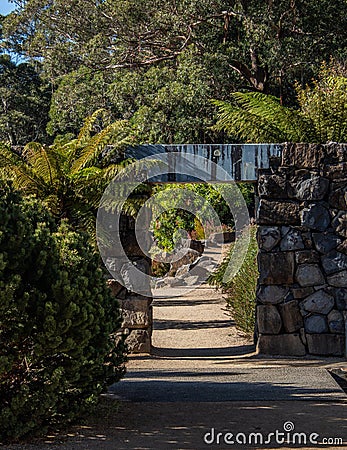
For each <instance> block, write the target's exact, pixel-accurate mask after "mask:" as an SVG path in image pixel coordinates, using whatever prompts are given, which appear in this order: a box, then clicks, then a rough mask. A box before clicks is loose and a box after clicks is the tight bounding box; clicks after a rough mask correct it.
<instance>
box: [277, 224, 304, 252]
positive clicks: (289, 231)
mask: <svg viewBox="0 0 347 450" xmlns="http://www.w3.org/2000/svg"><path fill="white" fill-rule="evenodd" d="M282 235H283V238H282V240H281V244H280V248H281V251H282V252H287V251H290V250H301V249H303V248H305V245H304V242H303V240H302V236H301V233H300V231H299V230H297V229H295V228H291V227H282Z"/></svg>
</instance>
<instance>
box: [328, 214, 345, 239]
mask: <svg viewBox="0 0 347 450" xmlns="http://www.w3.org/2000/svg"><path fill="white" fill-rule="evenodd" d="M331 225H332V227H333V228H334V230H335V231H336V233H337V234H338V235H340V236H342V237H343V238H347V212H346V211H340V212H339V213H338V214H337V215H336V217H334V219H333V221H332V223H331Z"/></svg>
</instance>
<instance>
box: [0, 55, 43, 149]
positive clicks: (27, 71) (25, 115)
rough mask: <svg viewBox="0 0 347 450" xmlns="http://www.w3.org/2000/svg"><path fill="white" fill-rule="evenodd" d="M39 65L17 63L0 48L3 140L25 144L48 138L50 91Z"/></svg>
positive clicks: (0, 128) (0, 119)
mask: <svg viewBox="0 0 347 450" xmlns="http://www.w3.org/2000/svg"><path fill="white" fill-rule="evenodd" d="M39 67H40V66H39V64H36V67H35V66H34V65H32V64H29V63H21V64H18V65H16V64H15V63H14V62H13V61H12V60H11V58H10V56H9V55H1V52H0V141H4V142H9V143H10V144H11V145H24V144H25V143H26V142H28V141H29V140H34V139H35V140H37V139H40V140H41V139H45V137H46V124H47V119H48V117H47V114H48V110H49V102H50V99H51V91H50V89H49V85H48V84H47V83H46V82H43V80H42V79H41V78H40V70H39Z"/></svg>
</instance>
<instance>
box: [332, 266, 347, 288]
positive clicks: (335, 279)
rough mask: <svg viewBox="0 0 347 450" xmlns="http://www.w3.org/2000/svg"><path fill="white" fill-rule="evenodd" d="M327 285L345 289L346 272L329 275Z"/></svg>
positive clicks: (346, 284) (346, 283) (346, 282)
mask: <svg viewBox="0 0 347 450" xmlns="http://www.w3.org/2000/svg"><path fill="white" fill-rule="evenodd" d="M328 283H329V284H330V286H334V287H341V288H347V270H343V271H342V272H338V273H335V274H334V275H330V277H328Z"/></svg>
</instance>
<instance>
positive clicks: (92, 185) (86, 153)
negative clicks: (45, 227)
mask: <svg viewBox="0 0 347 450" xmlns="http://www.w3.org/2000/svg"><path fill="white" fill-rule="evenodd" d="M104 118H105V112H104V111H103V110H98V111H96V112H95V113H94V114H93V115H92V116H90V117H89V118H88V119H86V121H85V123H84V126H83V128H82V129H81V131H80V133H79V135H78V137H77V138H75V139H72V140H67V141H66V139H57V140H56V141H55V143H54V144H52V145H41V144H38V143H29V144H28V145H26V146H25V148H24V150H23V152H22V154H21V155H18V154H17V153H16V151H15V150H14V149H13V148H11V147H9V146H5V145H3V146H2V147H1V153H0V172H2V173H3V174H4V175H5V176H7V177H9V178H11V179H13V183H14V186H15V187H16V188H17V189H20V190H21V191H23V192H24V193H25V194H35V195H36V196H37V197H38V198H40V199H41V200H42V201H43V203H44V205H45V206H46V207H48V208H49V210H50V211H51V213H52V214H53V215H54V216H55V217H56V218H58V219H61V218H68V219H69V220H70V222H71V224H72V225H74V226H77V227H80V228H83V229H86V230H88V231H90V232H91V233H93V231H94V227H95V212H96V209H97V207H98V206H99V201H100V198H101V196H102V193H103V191H104V189H105V188H106V186H107V184H108V183H109V182H110V180H111V179H112V178H113V177H114V176H115V175H116V174H117V173H118V171H119V170H120V169H121V168H123V167H124V164H125V163H124V164H123V163H120V164H106V162H107V158H104V159H101V158H100V157H101V155H102V154H103V152H104V151H105V147H106V146H107V145H109V144H112V145H113V148H114V151H115V152H116V151H119V150H121V149H122V148H123V146H124V145H125V144H126V143H127V142H128V129H127V123H126V122H124V121H117V122H114V123H111V124H110V125H108V126H106V127H105V128H103V124H104ZM106 120H107V117H106ZM98 127H99V128H101V131H99V130H98Z"/></svg>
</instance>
